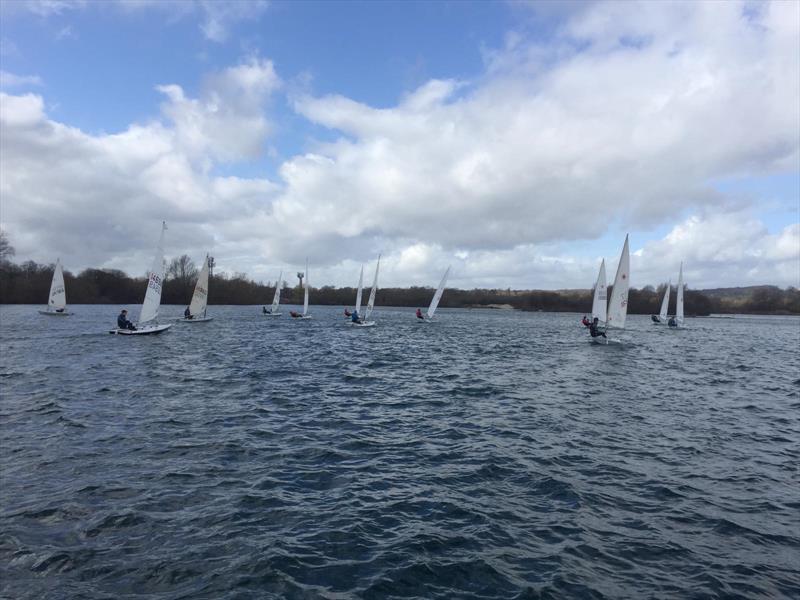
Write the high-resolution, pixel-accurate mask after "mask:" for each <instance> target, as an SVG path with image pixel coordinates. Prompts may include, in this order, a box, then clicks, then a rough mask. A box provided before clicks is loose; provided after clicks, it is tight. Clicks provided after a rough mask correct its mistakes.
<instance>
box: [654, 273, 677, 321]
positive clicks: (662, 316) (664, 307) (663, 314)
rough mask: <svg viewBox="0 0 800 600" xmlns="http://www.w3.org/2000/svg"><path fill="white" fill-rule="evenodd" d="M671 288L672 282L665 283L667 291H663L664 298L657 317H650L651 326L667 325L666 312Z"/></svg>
mask: <svg viewBox="0 0 800 600" xmlns="http://www.w3.org/2000/svg"><path fill="white" fill-rule="evenodd" d="M671 287H672V282H671V281H668V282H667V289H665V290H664V298H663V299H662V300H661V310H660V311H658V315H650V320H651V321H652V323H653V325H666V323H667V311H668V310H669V292H670V288H671Z"/></svg>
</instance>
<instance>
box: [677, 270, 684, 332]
mask: <svg viewBox="0 0 800 600" xmlns="http://www.w3.org/2000/svg"><path fill="white" fill-rule="evenodd" d="M675 320H676V321H677V322H678V327H682V326H683V263H681V270H680V271H678V299H677V302H676V306H675Z"/></svg>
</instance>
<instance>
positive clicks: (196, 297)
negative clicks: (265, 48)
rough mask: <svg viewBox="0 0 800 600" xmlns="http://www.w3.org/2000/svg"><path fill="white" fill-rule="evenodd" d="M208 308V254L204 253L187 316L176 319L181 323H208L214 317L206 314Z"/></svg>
mask: <svg viewBox="0 0 800 600" xmlns="http://www.w3.org/2000/svg"><path fill="white" fill-rule="evenodd" d="M207 309H208V254H206V261H205V263H204V264H203V268H202V269H200V275H198V277H197V283H196V284H195V286H194V294H192V301H191V303H190V304H189V315H190V316H189V318H186V317H181V318H180V319H178V321H181V322H183V323H208V322H209V321H211V320H212V319H213V318H214V317H209V316H207V315H206V310H207Z"/></svg>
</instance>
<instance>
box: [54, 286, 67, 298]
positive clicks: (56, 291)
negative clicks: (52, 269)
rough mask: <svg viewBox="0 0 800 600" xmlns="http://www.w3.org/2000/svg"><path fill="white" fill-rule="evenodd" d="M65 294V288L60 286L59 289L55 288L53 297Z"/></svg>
mask: <svg viewBox="0 0 800 600" xmlns="http://www.w3.org/2000/svg"><path fill="white" fill-rule="evenodd" d="M63 293H64V286H63V285H59V286H58V287H56V288H53V293H52V294H51V296H56V295H58V294H63Z"/></svg>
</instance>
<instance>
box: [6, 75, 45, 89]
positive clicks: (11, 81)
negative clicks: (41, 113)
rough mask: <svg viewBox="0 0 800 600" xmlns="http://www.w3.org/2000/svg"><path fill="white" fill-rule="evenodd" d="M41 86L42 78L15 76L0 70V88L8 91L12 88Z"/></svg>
mask: <svg viewBox="0 0 800 600" xmlns="http://www.w3.org/2000/svg"><path fill="white" fill-rule="evenodd" d="M31 85H35V86H39V85H42V78H41V77H39V76H38V75H15V74H14V73H9V72H8V71H2V70H0V88H1V89H8V88H12V87H24V86H31Z"/></svg>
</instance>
